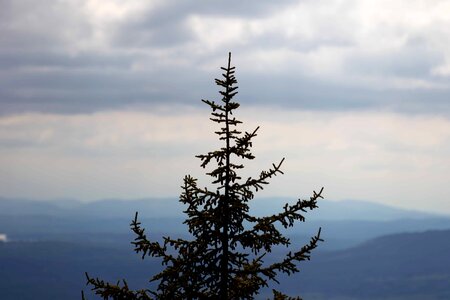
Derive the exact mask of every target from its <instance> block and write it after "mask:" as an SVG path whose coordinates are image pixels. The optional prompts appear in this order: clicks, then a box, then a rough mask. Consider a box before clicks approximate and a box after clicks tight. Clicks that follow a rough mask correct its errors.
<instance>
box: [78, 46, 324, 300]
mask: <svg viewBox="0 0 450 300" xmlns="http://www.w3.org/2000/svg"><path fill="white" fill-rule="evenodd" d="M221 69H222V70H223V71H224V73H223V74H222V76H223V77H222V78H221V79H216V84H217V85H218V86H220V87H221V89H222V90H221V91H220V92H219V93H220V94H221V95H222V100H221V102H219V103H216V102H214V101H209V100H202V101H203V102H204V103H206V104H207V105H208V106H209V107H210V108H211V110H212V112H211V118H210V119H211V121H213V122H214V123H217V124H218V125H219V126H220V129H219V130H218V131H216V132H215V133H216V134H217V135H218V136H219V139H220V140H221V141H222V142H223V147H222V148H220V149H218V150H214V151H211V152H208V153H207V154H202V155H198V156H197V157H198V158H200V160H201V167H203V168H207V167H209V166H210V165H211V164H213V165H214V168H212V170H210V171H209V172H208V173H207V175H209V176H211V177H212V185H213V186H214V189H213V190H209V189H208V188H202V187H199V186H198V184H197V179H195V178H193V177H191V176H189V175H187V176H185V178H184V183H183V186H182V189H183V192H182V194H181V196H180V201H181V202H182V203H183V204H184V205H186V207H187V208H186V210H185V211H184V212H185V213H186V214H187V219H186V221H185V222H184V223H185V224H186V225H187V226H188V230H189V233H190V234H191V235H192V237H193V239H192V240H184V239H172V238H170V237H164V240H163V242H161V243H159V242H152V241H150V240H149V239H148V238H147V235H146V233H145V229H144V228H142V227H141V223H140V222H139V221H138V218H137V213H136V216H135V218H134V220H133V221H132V223H131V228H132V230H133V231H134V233H135V234H136V238H135V241H134V242H132V244H133V245H134V247H135V251H136V252H137V253H139V254H141V255H142V258H145V257H146V256H151V257H158V258H160V259H161V260H162V264H163V265H164V266H165V269H164V270H163V271H162V272H160V273H158V274H156V275H154V276H153V277H152V279H151V281H155V282H158V286H157V289H156V290H155V291H150V290H139V291H131V290H130V289H129V288H128V285H127V283H126V282H125V281H123V283H120V282H118V283H117V284H109V283H105V282H104V281H102V280H99V279H94V278H91V277H89V276H88V275H86V276H87V281H88V284H89V285H91V287H92V290H93V291H94V292H95V294H97V295H100V296H101V297H103V299H109V298H112V299H254V297H255V296H256V295H257V294H258V293H259V291H260V289H261V288H263V287H268V284H269V282H271V281H273V282H278V281H277V275H279V274H280V273H285V274H287V275H291V274H293V273H296V272H298V271H299V269H298V266H297V264H298V263H299V262H300V261H303V260H309V259H310V253H311V251H312V250H313V249H315V248H316V247H317V244H318V242H319V241H321V239H320V229H319V231H318V233H317V235H316V236H313V237H312V238H311V240H310V242H309V243H308V244H306V245H304V246H303V247H301V248H300V249H299V250H298V251H295V252H292V251H290V252H289V253H287V255H286V256H285V257H284V259H282V260H281V261H279V262H276V263H270V264H268V263H265V256H266V255H267V253H270V252H271V251H272V248H273V247H274V246H286V247H288V246H289V245H290V244H291V242H290V240H289V239H288V238H287V237H285V236H284V235H283V234H282V233H281V232H280V231H279V229H280V227H284V228H288V227H291V226H293V225H294V223H295V221H302V222H303V221H305V217H304V216H303V214H304V213H306V211H307V210H312V209H314V208H316V207H317V200H318V199H319V198H322V196H321V194H322V191H323V188H322V189H321V190H320V191H319V192H318V193H316V192H313V195H312V196H311V197H310V199H309V200H298V201H297V202H296V203H294V204H291V205H289V204H286V205H285V206H284V207H283V209H282V211H281V212H280V213H278V214H274V215H271V216H266V217H255V216H252V215H250V214H249V202H250V200H252V199H253V197H254V192H257V191H258V190H260V189H262V188H263V187H264V186H265V185H266V184H268V182H269V179H270V178H272V177H273V176H276V175H277V174H282V173H283V172H282V171H281V169H280V168H281V165H282V163H283V161H284V159H282V160H281V161H280V162H279V163H278V164H273V165H272V167H271V168H270V169H268V170H267V171H262V172H261V173H260V175H259V176H257V177H255V178H252V177H249V178H247V179H242V178H241V177H240V176H239V174H238V172H239V170H242V169H243V168H244V165H243V164H242V162H243V161H245V160H251V159H254V156H253V154H252V153H251V151H250V150H251V147H252V140H253V138H254V137H256V135H257V131H258V128H256V129H255V130H254V131H252V132H244V133H243V132H241V131H239V130H238V129H237V128H238V126H239V124H241V123H242V122H241V121H239V120H238V119H236V118H235V117H234V115H233V113H234V111H235V110H236V109H237V108H238V107H239V103H237V102H234V101H233V98H234V96H235V95H236V94H237V86H236V83H237V81H236V78H235V76H234V73H235V67H232V66H231V54H230V55H229V58H228V65H227V67H224V68H221ZM273 297H274V299H300V298H291V297H288V296H286V295H284V294H282V293H281V292H279V291H276V290H273ZM83 298H84V296H83Z"/></svg>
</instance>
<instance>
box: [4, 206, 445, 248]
mask: <svg viewBox="0 0 450 300" xmlns="http://www.w3.org/2000/svg"><path fill="white" fill-rule="evenodd" d="M287 200H288V199H282V198H281V199H278V200H276V199H275V198H273V199H269V198H262V199H256V200H255V202H254V204H255V205H254V210H255V212H256V213H260V214H262V215H264V214H270V213H273V211H271V208H270V207H273V206H279V207H281V206H282V203H284V202H285V201H287ZM277 201H278V202H277ZM276 203H278V204H279V205H276ZM319 206H320V208H319V209H317V210H315V211H313V212H310V213H308V214H307V222H306V223H302V224H298V226H294V227H293V228H292V229H290V230H288V234H289V235H290V236H291V238H292V239H293V241H294V242H296V243H301V242H304V241H306V240H307V239H308V238H309V236H311V235H313V234H314V233H315V232H316V231H317V229H318V228H319V227H322V233H323V237H324V238H325V239H326V243H324V244H323V245H322V246H321V249H325V250H334V249H343V248H347V247H350V246H355V245H357V244H359V243H361V242H364V241H366V240H368V239H371V238H374V237H378V236H381V235H386V234H392V233H400V232H417V231H425V230H430V229H450V217H441V216H438V215H432V214H428V213H421V212H416V211H407V210H400V209H397V208H391V207H388V206H383V205H378V204H373V203H368V202H360V201H326V200H325V201H321V202H320V203H319ZM182 210H183V207H182V205H181V204H180V203H179V202H178V201H177V200H176V199H175V198H163V199H148V200H128V201H127V200H102V201H96V202H91V203H82V202H77V201H69V200H65V201H61V202H39V201H30V200H14V199H0V233H5V234H7V235H8V238H9V239H11V240H60V241H92V242H95V241H97V242H123V243H127V242H129V241H130V240H131V239H132V238H133V236H132V235H131V232H130V230H129V224H130V221H131V219H132V218H133V217H134V214H135V212H136V211H139V216H140V219H141V221H142V222H143V224H144V226H145V227H146V228H147V230H148V231H149V232H150V233H151V234H152V235H154V237H155V238H157V237H160V236H161V235H163V234H169V235H172V236H173V235H186V228H185V226H184V225H183V224H182V223H183V221H184V218H185V216H184V215H183V213H182ZM272 210H273V209H272ZM363 216H367V219H365V218H364V217H363Z"/></svg>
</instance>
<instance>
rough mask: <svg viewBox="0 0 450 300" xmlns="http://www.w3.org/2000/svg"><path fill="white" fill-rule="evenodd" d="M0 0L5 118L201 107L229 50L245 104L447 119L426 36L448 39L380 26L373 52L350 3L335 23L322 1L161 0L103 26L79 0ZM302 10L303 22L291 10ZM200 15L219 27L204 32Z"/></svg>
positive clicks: (444, 83)
mask: <svg viewBox="0 0 450 300" xmlns="http://www.w3.org/2000/svg"><path fill="white" fill-rule="evenodd" d="M1 2H2V10H1V12H0V25H1V26H0V82H1V83H0V87H1V89H0V105H1V107H0V113H2V114H9V113H14V112H24V111H44V112H45V111H52V112H63V113H79V112H92V111H99V110H104V109H113V108H120V107H129V106H139V105H148V106H150V107H151V106H152V105H161V104H163V105H168V104H171V103H183V104H189V105H198V104H199V103H200V101H199V99H201V98H214V97H217V93H216V87H215V86H214V83H213V78H214V77H218V76H220V74H219V73H220V70H219V67H220V66H221V65H224V64H225V60H226V54H227V52H228V51H229V50H231V51H233V53H234V57H235V61H236V64H237V67H238V69H237V70H238V71H237V72H238V73H237V77H238V80H239V83H240V86H241V89H240V97H241V99H242V101H243V102H244V103H248V104H251V105H275V106H280V107H289V108H298V109H313V110H349V109H357V110H362V109H372V110H373V109H374V110H396V111H402V112H406V113H423V112H425V113H439V114H443V115H446V116H449V115H450V104H449V101H448V100H447V99H448V96H449V94H450V91H449V88H450V81H449V77H448V76H446V75H443V76H442V75H436V72H434V71H433V70H435V69H436V68H438V67H441V66H445V64H446V62H447V60H450V53H447V52H445V50H443V49H444V48H445V47H437V46H436V45H437V42H436V41H435V40H430V37H429V36H428V34H427V33H428V32H431V33H433V34H431V35H430V36H437V37H439V35H440V34H444V33H445V32H444V33H440V32H439V31H437V30H435V29H434V27H433V26H432V25H429V28H428V29H427V30H428V31H420V30H416V31H413V30H412V29H411V32H408V35H407V36H408V37H407V38H406V42H403V43H399V42H398V41H399V40H401V37H402V36H403V35H402V34H403V33H402V34H400V35H399V36H400V37H397V35H396V34H397V33H396V32H397V31H399V30H400V29H398V27H401V26H404V24H400V25H399V24H394V25H395V26H394V25H392V26H391V27H392V28H391V27H387V28H383V29H382V32H383V33H385V32H386V33H388V34H387V36H389V34H391V35H392V36H393V37H391V38H390V39H387V40H386V41H380V43H379V44H377V43H373V45H374V46H373V48H372V47H371V46H370V45H372V44H371V43H372V42H371V41H370V38H371V35H367V36H365V35H364V34H365V32H366V31H363V30H362V31H361V32H359V31H358V27H357V25H359V23H358V22H359V19H358V18H355V16H354V15H346V14H345V13H347V11H348V14H351V13H354V14H357V13H364V11H361V12H353V10H351V9H349V5H348V3H347V4H346V5H344V6H342V5H341V6H336V9H339V11H341V10H342V11H343V13H342V15H340V18H339V20H336V21H335V20H333V19H330V14H329V13H328V12H326V11H325V12H323V11H322V10H321V9H322V8H321V7H320V5H321V4H320V3H319V4H317V5H316V4H315V2H310V1H305V2H299V1H286V2H283V4H282V5H280V4H277V3H275V2H274V1H256V0H254V1H231V2H230V1H228V2H220V3H218V2H210V1H182V2H179V1H178V2H177V1H163V2H161V3H160V4H157V5H156V6H153V7H151V6H150V5H149V6H148V7H144V8H142V9H140V10H138V11H134V12H131V13H130V14H128V15H125V16H124V17H122V18H120V19H118V20H113V19H112V18H111V19H108V21H104V20H103V19H98V20H97V19H95V17H94V16H93V15H92V14H89V11H88V9H87V8H86V5H81V4H80V3H79V2H78V1H72V2H71V1H66V2H59V1H48V2H47V5H46V6H35V5H32V2H31V1H29V0H20V1H12V0H9V1H6V0H3V1H1ZM105 5H107V4H105ZM299 5H303V6H301V7H300V8H301V9H300V10H299V12H301V13H302V14H303V15H299V16H298V18H295V16H296V15H295V14H293V15H292V14H291V15H287V16H285V15H283V14H286V13H289V12H290V10H291V9H292V11H295V10H296V9H299V8H298V7H299ZM316 6H317V7H316ZM357 8H358V7H357ZM344 12H345V13H344ZM308 13H309V14H310V18H305V16H306V15H307V14H308ZM94 15H95V14H94ZM192 16H196V17H197V18H198V21H199V22H203V20H205V19H204V18H208V20H209V22H211V20H214V19H217V20H218V22H217V25H216V27H214V26H210V23H205V24H203V25H202V27H201V28H200V29H198V28H197V29H196V28H194V27H193V25H192V24H191V23H190V18H191V17H192ZM211 18H212V19H211ZM291 19H292V20H291ZM305 19H306V20H305ZM219 20H221V21H220V22H219ZM286 20H291V21H290V22H291V23H288V24H287V25H286V26H284V25H283V24H282V23H280V22H285V21H286ZM297 21H298V22H299V23H298V24H297V23H295V22H297ZM286 22H287V21H286ZM411 22H413V21H411ZM430 22H431V21H430ZM449 23H450V20H449ZM212 24H213V25H215V24H214V23H212ZM233 26H236V28H234V27H233ZM380 26H381V25H380ZM396 26H397V27H396ZM404 27H405V28H406V29H401V30H409V29H408V28H409V27H407V26H404ZM230 28H234V29H233V30H234V31H231V32H230V31H229V30H231V29H230ZM402 28H403V27H402ZM199 30H203V31H205V32H200V33H199ZM210 30H212V31H210ZM214 30H215V31H214ZM372 30H376V28H375V29H372ZM389 30H392V32H390V31H389ZM401 30H400V31H401ZM375 33H376V32H375ZM374 36H375V34H374ZM375 38H376V37H374V39H375ZM366 40H367V41H366ZM391 42H392V43H397V44H398V46H396V47H390V46H389V45H390V44H389V43H391ZM366 43H367V45H366ZM383 43H385V44H386V45H383ZM374 49H375V50H374Z"/></svg>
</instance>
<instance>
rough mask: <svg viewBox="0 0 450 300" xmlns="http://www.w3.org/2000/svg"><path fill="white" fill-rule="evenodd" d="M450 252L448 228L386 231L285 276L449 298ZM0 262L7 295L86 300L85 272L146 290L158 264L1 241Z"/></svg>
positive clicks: (357, 291)
mask: <svg viewBox="0 0 450 300" xmlns="http://www.w3.org/2000/svg"><path fill="white" fill-rule="evenodd" d="M448 253H450V230H445V231H427V232H422V233H408V234H396V235H389V236H383V237H379V238H376V239H373V240H370V241H368V242H366V243H364V244H362V245H360V246H358V247H354V248H351V249H347V250H345V251H332V252H314V253H313V255H312V260H311V261H308V262H303V263H302V264H301V265H300V267H301V272H300V273H299V274H297V275H295V276H292V277H283V278H282V280H281V281H282V286H281V288H282V289H283V291H286V292H288V293H289V294H290V295H297V294H300V295H302V296H304V299H315V300H318V299H331V300H333V299H335V300H337V299H348V300H356V299H368V300H375V299H380V300H381V299H397V300H400V299H405V300H406V299H407V300H410V299H427V300H435V299H436V300H437V299H450V255H448ZM0 266H1V268H0V290H1V291H2V297H1V299H2V300H16V299H21V300H28V299H33V300H44V299H45V300H47V299H67V300H71V299H80V290H81V289H83V288H85V286H84V283H85V278H84V275H83V274H84V272H85V271H88V272H89V273H90V274H91V275H92V276H101V277H103V278H105V279H107V280H110V281H116V280H117V279H121V278H127V279H128V282H129V284H130V286H131V287H132V288H142V287H147V280H148V278H149V277H150V276H151V275H152V274H154V272H157V270H159V269H160V263H159V261H156V260H144V261H141V259H140V257H139V256H138V255H136V254H135V253H133V252H132V250H131V245H129V244H126V245H119V244H118V245H114V246H109V247H107V246H104V245H103V246H100V245H96V244H92V243H73V242H72V243H67V242H11V243H0ZM271 288H277V286H276V285H272V286H271ZM269 291H270V289H268V290H266V291H265V292H267V294H268V293H269ZM263 296H264V295H261V298H260V299H266V297H263ZM89 299H97V298H94V297H89Z"/></svg>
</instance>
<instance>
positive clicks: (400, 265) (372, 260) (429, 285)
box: [284, 230, 450, 300]
mask: <svg viewBox="0 0 450 300" xmlns="http://www.w3.org/2000/svg"><path fill="white" fill-rule="evenodd" d="M449 253H450V230H442V231H426V232H421V233H402V234H394V235H388V236H383V237H379V238H376V239H373V240H370V241H368V242H366V243H364V244H362V245H360V246H358V247H355V248H351V249H346V250H343V251H335V252H325V253H317V255H314V254H313V258H312V260H311V261H310V262H308V263H306V264H304V267H303V270H302V273H301V275H300V277H298V279H294V277H291V278H285V280H284V285H286V286H288V287H289V289H290V290H291V291H292V292H294V293H295V292H297V293H300V292H302V294H303V295H305V298H306V299H309V298H310V297H311V299H427V300H432V299H450V255H449ZM297 280H298V282H299V284H297ZM306 295H309V297H306ZM313 295H315V296H320V297H319V298H314V297H312V296H313Z"/></svg>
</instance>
